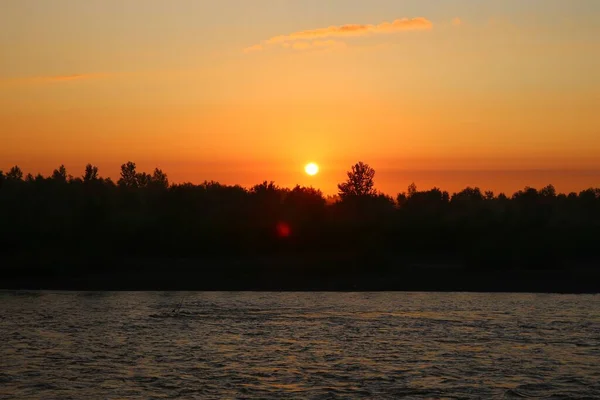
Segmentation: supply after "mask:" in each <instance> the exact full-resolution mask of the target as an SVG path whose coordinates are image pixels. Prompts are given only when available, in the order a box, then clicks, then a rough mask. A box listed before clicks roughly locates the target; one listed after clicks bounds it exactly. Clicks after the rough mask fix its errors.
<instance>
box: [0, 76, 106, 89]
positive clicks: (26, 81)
mask: <svg viewBox="0 0 600 400" xmlns="http://www.w3.org/2000/svg"><path fill="white" fill-rule="evenodd" d="M107 76H109V74H106V73H88V74H70V75H40V76H29V77H20V78H7V79H0V85H4V86H14V85H43V84H50V83H59V82H70V81H81V80H90V79H97V78H103V77H107Z"/></svg>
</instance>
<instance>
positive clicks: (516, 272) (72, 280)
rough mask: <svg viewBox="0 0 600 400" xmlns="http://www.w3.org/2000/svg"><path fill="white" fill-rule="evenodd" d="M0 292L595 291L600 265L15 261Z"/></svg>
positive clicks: (5, 272) (268, 260)
mask: <svg viewBox="0 0 600 400" xmlns="http://www.w3.org/2000/svg"><path fill="white" fill-rule="evenodd" d="M3 265H4V267H2V269H1V270H0V271H1V273H2V277H1V279H0V289H8V290H21V289H22V290H165V291H172V290H173V291H176V290H184V291H188V290H189V291H194V290H199V291H464V292H538V293H541V292H544V293H600V268H598V267H597V266H595V265H586V266H581V265H578V266H576V267H575V266H574V267H569V268H562V269H549V270H540V269H537V270H530V269H522V268H521V269H511V268H509V267H506V268H505V269H497V268H496V269H486V268H466V267H463V266H460V265H444V264H441V263H426V264H417V263H405V264H402V263H401V262H400V261H394V260H389V259H388V260H386V261H385V262H382V260H378V261H374V262H372V263H369V262H368V261H367V260H356V259H353V260H350V259H343V258H339V257H338V258H336V259H332V258H327V257H324V258H323V259H314V258H309V259H306V258H298V257H294V258H288V257H283V256H282V257H275V258H274V257H270V258H252V259H250V258H240V259H193V260H190V259H186V260H157V259H153V260H131V259H129V260H102V261H99V260H96V261H90V260H88V261H85V262H76V261H74V260H70V261H64V262H58V261H53V262H50V261H48V260H46V261H45V262H38V263H35V262H32V261H31V260H29V261H28V262H27V263H24V262H22V261H21V262H17V261H14V260H5V262H4V263H3Z"/></svg>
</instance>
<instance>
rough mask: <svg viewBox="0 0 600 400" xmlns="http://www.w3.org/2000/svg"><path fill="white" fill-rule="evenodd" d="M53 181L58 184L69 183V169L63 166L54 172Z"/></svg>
mask: <svg viewBox="0 0 600 400" xmlns="http://www.w3.org/2000/svg"><path fill="white" fill-rule="evenodd" d="M52 179H53V180H55V181H57V182H63V183H64V182H67V169H66V168H65V166H64V165H61V166H60V167H58V169H55V170H54V171H53V172H52Z"/></svg>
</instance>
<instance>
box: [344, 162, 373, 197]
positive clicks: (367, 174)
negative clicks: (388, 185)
mask: <svg viewBox="0 0 600 400" xmlns="http://www.w3.org/2000/svg"><path fill="white" fill-rule="evenodd" d="M347 175H348V179H347V180H346V182H344V183H340V184H339V185H338V190H339V196H340V197H341V198H342V200H343V199H347V198H351V197H366V196H376V195H377V191H376V190H375V188H374V185H375V182H374V181H373V178H374V177H375V170H374V169H373V168H371V167H370V166H369V165H368V164H365V163H363V162H362V161H359V162H358V163H356V164H354V165H353V166H352V169H351V170H350V171H348V172H347Z"/></svg>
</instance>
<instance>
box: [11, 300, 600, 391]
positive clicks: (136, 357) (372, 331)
mask: <svg viewBox="0 0 600 400" xmlns="http://www.w3.org/2000/svg"><path fill="white" fill-rule="evenodd" d="M599 361H600V296H598V295H533V294H531V295H530V294H466V293H465V294H463V293H158V292H153V293H148V292H136V293H124V292H119V293H115V292H102V293H77V292H70V293H51V292H0V398H1V399H83V398H85V399H118V398H134V399H151V398H156V399H163V398H164V399H177V398H182V399H192V398H197V399H211V398H214V399H220V398H282V399H291V398H294V399H343V398H347V399H356V398H377V399H395V398H402V397H406V398H415V399H418V398H466V399H469V398H525V397H527V398H530V397H533V398H549V397H551V398H556V399H562V398H584V397H588V398H600V363H599Z"/></svg>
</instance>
